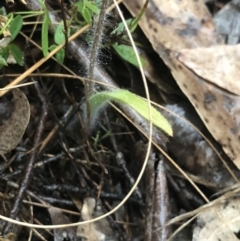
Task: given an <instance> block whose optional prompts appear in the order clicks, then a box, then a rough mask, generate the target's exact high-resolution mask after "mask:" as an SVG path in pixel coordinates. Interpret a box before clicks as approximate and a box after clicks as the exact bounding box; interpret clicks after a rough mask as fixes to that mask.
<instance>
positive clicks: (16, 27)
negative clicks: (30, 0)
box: [0, 9, 23, 69]
mask: <svg viewBox="0 0 240 241" xmlns="http://www.w3.org/2000/svg"><path fill="white" fill-rule="evenodd" d="M0 12H1V13H3V14H4V13H5V11H4V10H3V9H1V11H0ZM4 17H5V19H6V22H5V25H4V27H3V28H1V31H0V33H1V34H3V36H4V38H3V39H2V40H1V46H0V69H1V68H2V67H3V66H7V65H8V64H7V60H8V58H9V56H10V54H12V56H13V57H14V59H15V60H16V62H17V63H18V64H19V65H23V53H22V51H21V50H20V48H19V47H18V46H17V45H15V44H13V43H11V42H12V41H13V40H14V39H15V38H16V36H17V35H18V34H19V32H20V30H21V28H22V25H23V18H22V16H21V15H17V16H16V17H13V14H12V13H10V14H8V15H6V16H2V18H4ZM8 31H9V33H10V34H11V35H9V34H7V33H8ZM8 35H9V36H8Z"/></svg>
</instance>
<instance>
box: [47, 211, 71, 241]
mask: <svg viewBox="0 0 240 241" xmlns="http://www.w3.org/2000/svg"><path fill="white" fill-rule="evenodd" d="M48 212H49V214H50V216H51V220H52V224H53V225H58V224H70V221H69V219H68V217H66V216H65V215H64V214H63V213H62V212H61V210H60V209H59V208H55V207H50V208H49V209H48ZM75 229H76V228H74V227H67V228H59V229H54V241H63V240H69V241H75V240H76V230H75Z"/></svg>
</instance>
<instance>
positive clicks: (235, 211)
mask: <svg viewBox="0 0 240 241" xmlns="http://www.w3.org/2000/svg"><path fill="white" fill-rule="evenodd" d="M239 203H240V199H239V197H238V198H233V199H230V200H227V201H226V202H224V203H219V204H217V205H216V206H213V207H212V208H209V209H206V210H205V211H203V212H202V213H200V215H199V216H198V218H197V225H196V227H195V228H194V232H193V241H226V240H227V241H238V240H239V239H238V238H237V237H236V236H235V233H236V234H237V233H238V232H239V231H240V228H239V227H240V218H239V216H240V205H239Z"/></svg>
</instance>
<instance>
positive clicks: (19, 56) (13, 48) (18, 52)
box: [8, 43, 24, 66]
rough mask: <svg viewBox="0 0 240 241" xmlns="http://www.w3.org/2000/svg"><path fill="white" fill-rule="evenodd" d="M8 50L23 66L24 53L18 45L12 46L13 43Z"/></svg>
mask: <svg viewBox="0 0 240 241" xmlns="http://www.w3.org/2000/svg"><path fill="white" fill-rule="evenodd" d="M8 48H9V50H10V52H11V53H12V55H13V57H14V59H15V60H16V62H17V63H18V64H19V65H21V66H22V65H23V63H24V62H23V53H22V51H21V49H20V48H19V47H18V46H17V45H16V44H12V43H11V44H9V45H8Z"/></svg>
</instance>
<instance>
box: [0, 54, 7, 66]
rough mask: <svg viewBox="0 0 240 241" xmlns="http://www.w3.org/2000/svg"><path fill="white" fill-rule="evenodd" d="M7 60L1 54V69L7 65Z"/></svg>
mask: <svg viewBox="0 0 240 241" xmlns="http://www.w3.org/2000/svg"><path fill="white" fill-rule="evenodd" d="M7 65H8V64H7V61H6V60H5V58H3V57H2V56H1V55H0V69H1V68H2V67H3V66H7Z"/></svg>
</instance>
